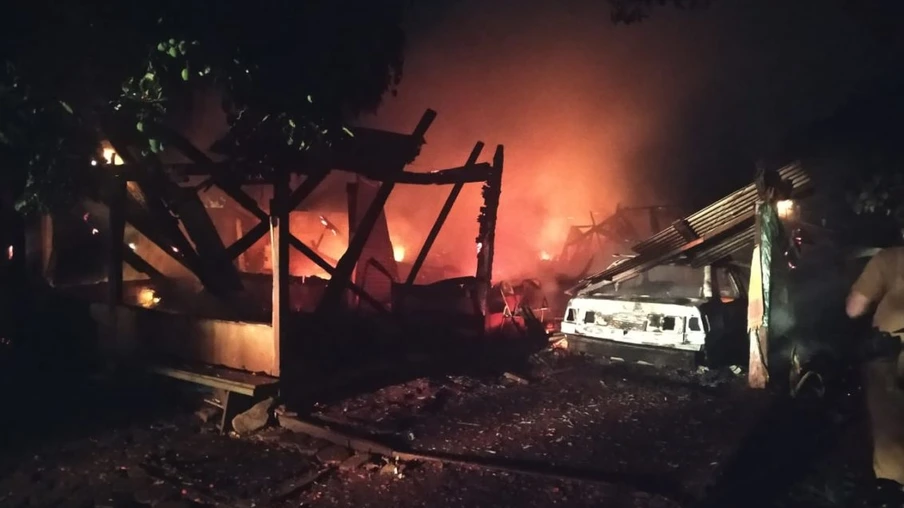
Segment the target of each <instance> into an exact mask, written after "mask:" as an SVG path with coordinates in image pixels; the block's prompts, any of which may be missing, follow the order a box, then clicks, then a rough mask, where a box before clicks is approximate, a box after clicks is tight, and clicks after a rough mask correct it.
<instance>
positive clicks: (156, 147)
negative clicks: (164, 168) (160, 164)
mask: <svg viewBox="0 0 904 508" xmlns="http://www.w3.org/2000/svg"><path fill="white" fill-rule="evenodd" d="M148 147H149V148H150V149H151V152H153V153H160V150H161V146H160V141H157V140H156V139H154V138H151V139H149V140H148Z"/></svg>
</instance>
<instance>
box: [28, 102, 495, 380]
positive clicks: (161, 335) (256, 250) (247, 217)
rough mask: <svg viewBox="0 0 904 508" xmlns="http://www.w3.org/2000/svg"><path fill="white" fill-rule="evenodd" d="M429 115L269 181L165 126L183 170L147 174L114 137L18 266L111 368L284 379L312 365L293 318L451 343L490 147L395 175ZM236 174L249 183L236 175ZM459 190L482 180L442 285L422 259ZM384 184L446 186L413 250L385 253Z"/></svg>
mask: <svg viewBox="0 0 904 508" xmlns="http://www.w3.org/2000/svg"><path fill="white" fill-rule="evenodd" d="M434 118H435V113H434V112H433V111H429V110H428V111H427V112H426V113H425V114H424V116H423V118H422V119H421V122H420V123H419V124H418V126H417V128H416V129H415V130H414V131H413V132H412V133H411V134H397V133H391V132H385V131H377V130H372V129H355V130H353V131H352V136H350V137H349V139H348V140H347V141H346V142H345V143H344V144H342V145H341V146H334V147H331V148H330V149H329V150H327V151H324V152H317V153H301V152H299V154H298V156H297V158H293V156H291V155H290V156H288V157H286V156H285V155H283V158H282V159H277V160H276V161H275V162H273V161H271V167H270V168H268V169H269V172H268V171H260V172H258V171H255V170H254V168H253V166H254V163H251V162H248V161H230V160H223V159H222V158H219V159H218V158H216V157H215V156H214V155H211V154H208V153H205V152H202V151H201V150H198V149H197V148H196V147H195V146H193V145H192V143H191V142H189V141H188V140H186V139H185V138H182V137H181V136H180V135H179V134H176V133H175V132H165V133H164V134H165V135H166V136H167V138H166V139H167V141H168V142H169V145H170V146H172V147H174V148H175V149H177V150H178V151H179V152H181V154H182V155H183V156H184V158H186V159H188V160H189V161H190V162H187V163H186V162H171V161H167V160H162V161H160V163H159V165H158V166H156V167H151V166H154V165H157V162H154V161H151V162H148V161H146V160H145V161H141V160H140V159H139V158H138V157H135V156H134V155H133V154H134V153H135V152H134V151H133V150H132V148H133V146H132V145H131V144H130V143H129V142H128V140H124V139H122V138H119V137H113V139H111V140H110V141H111V144H110V147H107V150H106V153H105V156H107V157H108V158H107V159H106V160H103V161H94V162H93V165H94V166H95V169H96V171H95V176H96V178H97V179H98V187H99V192H98V195H99V199H100V202H97V201H92V200H85V201H83V203H82V204H81V205H80V206H79V207H78V209H77V210H75V211H74V212H73V213H69V214H65V213H60V214H54V215H53V216H52V217H45V218H44V219H43V220H42V222H41V227H39V228H36V229H35V230H34V231H32V234H31V235H30V236H31V240H30V242H29V243H30V245H31V251H32V252H31V256H32V257H33V258H37V259H38V260H39V261H37V262H36V263H37V264H39V265H40V269H41V270H42V271H43V272H44V274H45V275H48V276H49V278H50V279H51V280H52V281H53V282H54V284H55V286H56V287H57V288H58V289H59V290H61V291H65V292H67V293H68V294H71V295H73V296H75V297H78V298H82V299H87V300H89V301H91V302H93V303H92V304H91V312H92V315H93V316H94V318H95V320H96V321H97V322H98V323H99V325H100V327H101V335H102V336H103V341H102V343H103V344H104V346H105V351H106V353H109V354H111V355H113V356H115V357H117V358H131V359H138V358H141V359H145V360H147V359H159V360H160V361H161V362H164V361H167V362H170V363H172V362H173V361H176V362H181V363H186V362H188V363H197V364H204V365H208V366H218V367H221V368H229V369H237V370H239V371H245V372H258V373H262V374H266V375H269V376H274V377H276V376H281V375H283V376H284V375H285V374H286V373H287V372H288V371H297V370H298V369H296V368H294V367H295V366H297V363H298V362H308V363H310V362H311V361H313V362H315V363H316V362H317V361H318V360H317V359H315V358H312V357H307V358H303V356H304V354H302V353H300V351H299V350H298V346H299V344H301V343H302V342H304V341H302V340H301V337H308V338H306V339H305V341H311V340H313V339H312V338H310V335H311V332H310V331H311V330H313V329H314V328H313V327H312V326H309V325H310V321H309V320H308V319H307V318H302V315H306V316H313V317H314V318H315V319H319V320H320V321H322V322H323V321H324V320H329V322H331V323H333V324H332V325H331V328H332V329H333V333H332V334H331V335H332V336H333V338H332V339H330V340H331V341H332V342H341V341H342V340H357V341H359V342H361V343H362V344H367V342H368V341H367V340H366V337H364V336H363V335H366V333H362V330H367V327H366V326H365V327H364V328H360V329H357V331H355V332H349V331H347V330H345V331H343V329H344V327H345V326H347V325H349V324H350V323H351V321H350V320H348V319H336V318H337V317H339V316H343V315H347V314H349V313H353V314H355V315H357V316H362V319H363V318H364V317H363V316H373V319H380V320H382V321H387V322H399V321H400V320H401V321H404V320H405V318H406V316H412V315H415V316H416V315H418V313H420V312H421V311H422V310H424V307H425V306H426V307H430V306H433V307H434V308H435V309H434V310H435V311H436V312H437V313H439V314H443V315H445V316H447V317H448V318H449V322H450V323H454V324H455V325H456V326H455V327H451V328H448V329H447V330H448V331H450V333H452V332H454V330H453V328H455V329H461V328H463V327H464V328H470V330H471V332H473V333H478V334H482V333H483V332H484V323H485V319H484V316H485V314H486V313H487V303H486V302H487V296H488V294H489V287H490V281H491V280H492V266H493V253H494V250H495V249H494V238H495V221H496V209H497V206H498V200H499V195H500V191H501V173H502V164H503V149H502V147H501V146H499V147H497V149H496V152H495V155H494V157H493V159H492V163H486V162H484V163H481V162H478V159H479V157H480V154H481V151H482V148H483V143H477V144H476V145H475V148H474V150H473V151H472V153H471V155H470V157H468V158H467V160H465V161H463V162H464V164H463V166H461V167H457V168H451V169H445V170H438V171H433V172H429V173H415V172H410V171H405V170H404V168H405V167H406V166H407V165H408V164H409V163H410V162H411V161H412V160H413V159H414V158H415V157H416V156H417V154H418V151H419V149H420V146H421V144H423V143H424V135H425V133H426V131H427V129H428V128H429V126H430V124H431V123H432V121H433V119H434ZM240 166H241V167H242V169H241V170H240V171H236V170H237V169H238V168H239V167H240ZM248 174H251V175H254V174H260V175H263V176H260V177H237V176H236V175H248ZM468 183H477V184H482V185H483V195H484V200H485V203H484V206H483V207H482V209H481V211H480V214H479V216H478V223H479V233H478V237H477V238H476V240H475V242H474V243H471V242H465V245H462V249H467V250H468V251H470V252H475V250H476V256H477V271H476V273H475V274H474V275H473V276H470V277H464V278H459V279H454V280H453V281H449V282H443V279H445V273H444V272H443V271H442V270H441V269H440V270H436V269H433V268H432V267H431V266H430V264H429V263H428V254H429V253H430V250H431V247H432V245H433V242H434V241H435V239H436V236H437V235H438V233H439V231H440V230H441V229H442V226H443V223H444V221H445V219H446V216H447V215H448V211H449V209H451V207H452V205H453V204H454V203H455V200H456V198H457V196H458V194H459V193H460V191H461V189H462V188H463V186H464V185H466V184H468ZM396 185H448V186H451V189H452V190H451V192H450V194H449V197H448V199H447V201H446V204H445V205H444V207H443V209H442V210H441V212H440V214H439V217H438V218H437V220H436V221H435V224H434V226H433V228H432V229H431V231H430V232H429V234H428V235H427V238H426V240H425V242H424V243H423V245H417V246H414V245H402V244H400V243H397V244H393V241H392V240H393V239H392V238H391V236H390V229H389V225H388V223H387V219H386V215H385V212H384V206H385V203H386V200H387V199H388V197H389V195H390V193H391V192H392V190H393V188H394V187H395V186H396ZM475 244H476V249H475ZM74 260H79V262H78V263H75V262H74ZM67 264H69V265H71V266H69V268H67V266H66V265H67ZM76 265H78V266H76ZM92 271H93V272H94V273H93V275H92V274H91V272H92ZM67 272H68V273H67ZM79 272H80V273H79ZM424 295H429V297H423V296H424ZM422 297H423V298H422ZM426 314H429V313H426ZM463 318H464V319H463ZM366 319H370V318H366ZM304 323H308V324H304ZM373 330H374V329H373V328H372V327H371V328H370V332H373ZM319 339H322V337H320V338H318V340H319ZM374 344H375V343H374V342H373V341H370V344H369V345H368V346H367V347H374ZM358 349H360V348H358ZM361 350H362V351H363V349H361ZM357 354H358V355H359V356H360V355H361V351H358V353H357ZM298 355H301V357H300V356H298ZM165 359H169V360H165ZM155 361H156V360H155Z"/></svg>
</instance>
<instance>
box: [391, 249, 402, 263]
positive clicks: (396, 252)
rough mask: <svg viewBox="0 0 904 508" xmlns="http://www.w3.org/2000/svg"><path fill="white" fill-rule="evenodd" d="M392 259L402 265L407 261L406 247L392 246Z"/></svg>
mask: <svg viewBox="0 0 904 508" xmlns="http://www.w3.org/2000/svg"><path fill="white" fill-rule="evenodd" d="M392 258H393V259H395V260H396V263H401V262H402V261H405V247H403V246H401V245H393V246H392Z"/></svg>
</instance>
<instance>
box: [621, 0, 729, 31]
mask: <svg viewBox="0 0 904 508" xmlns="http://www.w3.org/2000/svg"><path fill="white" fill-rule="evenodd" d="M712 1H713V0H609V5H610V6H611V8H612V11H611V12H612V22H613V23H616V24H618V23H624V24H626V25H630V24H632V23H637V22H640V21H643V20H645V19H647V18H649V17H650V14H651V13H652V10H653V8H654V7H657V6H660V7H662V6H672V7H676V8H678V9H699V8H704V7H709V5H710V4H711V3H712Z"/></svg>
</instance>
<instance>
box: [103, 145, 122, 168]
mask: <svg viewBox="0 0 904 508" xmlns="http://www.w3.org/2000/svg"><path fill="white" fill-rule="evenodd" d="M104 160H105V161H106V162H107V164H113V165H114V166H121V165H122V157H120V156H119V154H118V153H116V150H114V149H112V148H104Z"/></svg>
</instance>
